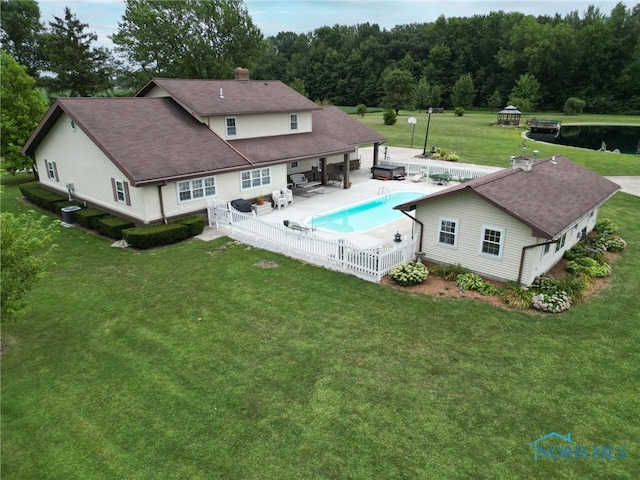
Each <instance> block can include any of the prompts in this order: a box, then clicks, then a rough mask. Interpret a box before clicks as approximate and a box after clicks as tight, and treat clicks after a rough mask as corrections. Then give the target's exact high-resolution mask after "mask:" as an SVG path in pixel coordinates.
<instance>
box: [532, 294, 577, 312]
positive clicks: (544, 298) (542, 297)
mask: <svg viewBox="0 0 640 480" xmlns="http://www.w3.org/2000/svg"><path fill="white" fill-rule="evenodd" d="M531 306H532V307H533V308H535V309H536V310H540V311H542V312H549V313H560V312H564V311H565V310H569V309H570V308H571V300H570V299H569V295H567V292H565V291H560V292H556V293H553V294H550V293H538V294H536V295H534V296H533V297H532V304H531Z"/></svg>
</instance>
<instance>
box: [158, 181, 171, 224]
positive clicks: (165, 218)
mask: <svg viewBox="0 0 640 480" xmlns="http://www.w3.org/2000/svg"><path fill="white" fill-rule="evenodd" d="M166 184H167V181H166V180H165V181H164V182H163V183H161V184H159V185H158V198H159V200H160V214H161V215H162V221H163V222H164V224H165V225H166V224H167V223H169V221H168V220H167V215H166V214H165V213H164V200H162V187H164V186H165V185H166Z"/></svg>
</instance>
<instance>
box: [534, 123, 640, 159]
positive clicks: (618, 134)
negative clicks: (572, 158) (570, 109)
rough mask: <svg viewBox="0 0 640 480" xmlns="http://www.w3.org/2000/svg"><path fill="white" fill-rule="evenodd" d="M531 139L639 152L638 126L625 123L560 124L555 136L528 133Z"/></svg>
mask: <svg viewBox="0 0 640 480" xmlns="http://www.w3.org/2000/svg"><path fill="white" fill-rule="evenodd" d="M528 136H529V138H531V139H532V140H540V141H544V142H548V143H555V144H558V145H568V146H571V147H581V148H589V149H591V150H600V149H604V150H609V151H613V150H616V149H617V150H619V151H620V153H630V154H640V126H627V125H562V126H561V128H560V133H559V134H558V135H557V136H554V135H549V134H545V133H543V134H537V133H529V135H528Z"/></svg>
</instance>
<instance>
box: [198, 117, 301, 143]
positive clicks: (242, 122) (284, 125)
mask: <svg viewBox="0 0 640 480" xmlns="http://www.w3.org/2000/svg"><path fill="white" fill-rule="evenodd" d="M295 115H296V123H297V129H296V130H292V129H291V118H290V113H288V112H282V113H255V114H246V115H233V117H231V116H228V117H226V116H224V115H219V116H209V117H206V118H204V119H203V122H204V123H206V124H207V125H208V126H209V128H210V129H211V130H213V131H214V132H216V133H217V134H218V135H220V136H221V137H222V138H233V139H234V140H235V139H238V140H240V139H243V138H259V137H272V136H275V135H297V134H299V133H309V132H311V131H312V121H311V120H312V119H311V112H296V114H295ZM230 118H234V119H235V123H236V125H235V126H236V132H235V136H233V137H230V136H229V135H228V134H227V122H226V120H227V119H230Z"/></svg>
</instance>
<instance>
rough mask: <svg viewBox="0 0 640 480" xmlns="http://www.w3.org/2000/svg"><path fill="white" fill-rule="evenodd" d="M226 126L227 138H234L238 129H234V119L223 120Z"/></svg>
mask: <svg viewBox="0 0 640 480" xmlns="http://www.w3.org/2000/svg"><path fill="white" fill-rule="evenodd" d="M225 120H226V125H227V137H236V136H238V129H237V128H236V119H235V117H228V118H226V119H225Z"/></svg>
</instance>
